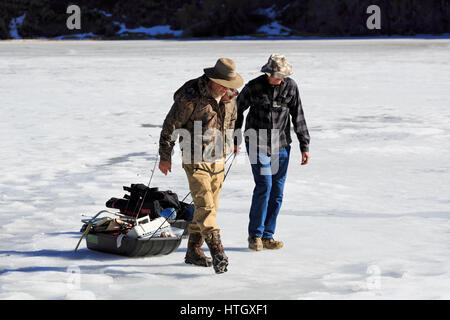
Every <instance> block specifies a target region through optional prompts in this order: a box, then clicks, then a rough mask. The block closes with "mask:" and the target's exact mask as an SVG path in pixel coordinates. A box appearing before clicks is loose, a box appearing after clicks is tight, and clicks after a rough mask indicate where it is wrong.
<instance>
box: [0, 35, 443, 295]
mask: <svg viewBox="0 0 450 320" xmlns="http://www.w3.org/2000/svg"><path fill="white" fill-rule="evenodd" d="M449 50H450V41H449V40H337V41H273V42H270V41H239V42H233V41H216V42H213V43H211V42H206V41H199V42H195V41H183V42H177V41H167V42H165V41H117V42H96V41H87V42H84V41H81V42H79V41H74V42H70V41H58V42H46V41H44V42H39V41H37V42H30V41H12V42H0V74H1V75H2V76H1V77H0V101H1V103H0V113H1V117H0V135H1V140H0V149H1V150H2V152H1V153H0V166H1V175H0V222H1V223H0V299H16V298H25V299H77V298H80V299H120V298H122V297H124V295H125V296H126V297H127V298H128V299H189V298H192V299H211V298H213V299H249V298H254V299H323V298H325V299H337V298H344V299H405V298H406V299H449V298H450V273H449V270H450V224H449V219H450V197H449V190H450V142H449V141H450V125H449V122H450V109H449V105H450V97H449V95H448V88H449V87H450V78H449V77H448V75H449V74H450V65H449V62H448V52H449ZM275 52H277V53H278V52H279V53H284V54H286V56H287V58H288V59H289V60H290V62H291V63H292V65H293V67H294V75H293V76H292V77H293V78H294V79H295V80H296V81H297V83H299V86H300V93H301V96H302V101H303V104H304V110H305V115H306V119H307V122H308V125H309V129H310V133H311V150H310V151H311V162H310V164H309V165H307V166H300V152H299V148H298V142H297V140H296V138H294V139H295V140H294V143H293V149H292V150H293V151H292V158H291V163H290V167H289V171H288V178H287V183H286V191H285V201H284V203H283V207H282V209H281V213H280V216H279V220H278V221H279V222H278V227H277V233H276V235H275V236H276V237H277V238H278V239H281V240H283V241H284V243H285V247H284V248H283V249H281V250H279V251H274V252H273V251H267V250H264V251H262V252H250V251H249V250H248V249H247V222H248V209H249V205H250V200H251V194H252V189H253V182H252V175H251V173H250V167H249V164H248V162H247V160H246V155H245V154H243V153H241V154H240V155H239V156H238V157H237V159H236V161H235V163H234V165H233V168H232V170H231V171H230V175H229V177H228V178H227V181H226V182H225V184H224V188H223V191H222V197H221V202H220V209H219V213H218V224H219V226H220V227H221V228H222V237H223V242H224V246H225V250H226V252H227V254H228V256H229V258H230V266H229V272H228V273H226V274H222V275H216V274H214V271H213V269H212V268H210V269H209V268H208V269H207V268H199V267H193V266H188V265H185V264H184V262H183V258H184V254H185V250H186V240H184V241H183V242H182V244H181V246H180V248H179V249H178V250H177V251H176V252H174V253H172V254H170V255H168V256H162V257H149V258H124V257H119V256H114V255H109V254H103V253H98V252H94V251H90V250H88V249H87V248H86V245H85V242H83V243H82V245H81V246H80V249H79V251H78V252H77V253H74V252H73V249H74V247H75V245H76V243H77V241H78V239H79V237H80V233H79V232H78V231H79V229H80V227H81V222H80V219H81V218H82V217H81V214H88V215H92V214H94V213H96V212H97V211H99V210H101V209H103V208H104V204H105V202H106V200H108V199H109V198H110V197H114V196H116V197H117V196H118V197H120V196H122V195H123V191H122V186H123V185H127V184H130V183H147V182H148V178H149V175H150V169H151V168H152V167H153V161H154V159H155V155H156V152H157V141H158V138H159V131H160V127H159V126H160V125H161V124H162V121H163V119H164V117H165V114H166V113H167V111H168V109H169V108H170V106H171V97H172V94H173V92H174V90H176V89H177V88H178V87H179V86H180V85H182V84H183V83H184V82H185V81H186V80H188V79H191V78H194V77H197V76H199V75H201V72H202V70H203V68H204V67H209V66H213V65H214V63H215V62H216V59H217V58H219V57H230V58H232V59H234V60H235V62H236V64H237V68H238V72H239V73H240V74H241V75H242V76H243V77H244V79H245V81H246V82H247V81H249V80H250V79H252V78H254V77H256V76H258V75H260V72H259V69H260V68H261V66H262V65H263V64H264V63H265V62H266V61H267V58H268V56H269V55H270V54H271V53H275ZM176 149H177V150H178V147H176ZM175 162H176V163H175V164H174V166H173V167H174V168H173V170H172V173H171V174H169V175H168V176H167V177H165V176H163V175H162V174H161V173H159V172H157V173H156V174H155V176H154V178H153V183H152V184H153V185H154V186H159V187H161V188H166V189H172V190H173V191H175V192H177V193H178V194H179V195H180V196H184V195H185V194H186V193H187V192H188V187H187V181H186V177H185V174H184V171H183V170H182V168H181V164H180V157H179V153H178V152H177V156H176V158H175ZM193 283H195V285H193ZM217 288H220V290H217ZM211 292H214V295H212V294H211Z"/></svg>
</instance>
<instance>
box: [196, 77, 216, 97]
mask: <svg viewBox="0 0 450 320" xmlns="http://www.w3.org/2000/svg"><path fill="white" fill-rule="evenodd" d="M208 81H209V79H208V77H207V76H206V75H203V76H201V77H200V78H199V79H198V90H199V92H200V95H201V96H203V97H205V98H208V99H212V100H214V101H216V99H214V97H213V96H212V94H211V89H210V88H209V86H208Z"/></svg>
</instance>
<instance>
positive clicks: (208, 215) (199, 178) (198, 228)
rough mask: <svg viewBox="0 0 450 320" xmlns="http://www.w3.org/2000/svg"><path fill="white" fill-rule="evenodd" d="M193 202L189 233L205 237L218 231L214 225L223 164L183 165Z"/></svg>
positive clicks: (221, 182)
mask: <svg viewBox="0 0 450 320" xmlns="http://www.w3.org/2000/svg"><path fill="white" fill-rule="evenodd" d="M183 168H184V171H186V176H187V179H188V182H189V189H190V191H191V196H192V199H193V200H194V206H195V210H194V219H193V220H192V223H190V224H189V227H188V231H189V233H198V232H199V233H201V234H202V236H203V237H206V236H207V235H208V234H209V233H210V232H212V231H220V229H219V228H218V227H217V224H216V215H217V210H218V209H219V195H220V191H221V190H222V185H223V178H224V169H225V164H224V162H213V163H206V162H201V163H196V164H183Z"/></svg>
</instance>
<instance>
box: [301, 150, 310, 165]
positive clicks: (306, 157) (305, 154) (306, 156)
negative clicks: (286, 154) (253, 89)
mask: <svg viewBox="0 0 450 320" xmlns="http://www.w3.org/2000/svg"><path fill="white" fill-rule="evenodd" d="M308 162H309V152H302V165H305V164H308Z"/></svg>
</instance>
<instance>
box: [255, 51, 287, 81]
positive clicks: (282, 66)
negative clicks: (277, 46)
mask: <svg viewBox="0 0 450 320" xmlns="http://www.w3.org/2000/svg"><path fill="white" fill-rule="evenodd" d="M261 72H264V73H265V74H267V75H268V76H270V77H273V78H279V79H282V78H286V77H289V76H290V75H291V74H292V73H293V72H292V66H291V64H290V63H289V62H287V60H286V56H284V55H282V54H276V53H274V54H272V55H270V57H269V61H267V63H266V64H265V65H263V66H262V68H261Z"/></svg>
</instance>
